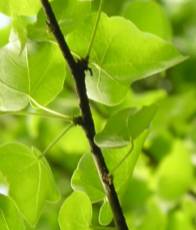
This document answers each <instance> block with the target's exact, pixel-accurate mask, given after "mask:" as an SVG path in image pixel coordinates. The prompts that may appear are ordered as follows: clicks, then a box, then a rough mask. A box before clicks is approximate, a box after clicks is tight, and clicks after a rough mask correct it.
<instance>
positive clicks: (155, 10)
mask: <svg viewBox="0 0 196 230" xmlns="http://www.w3.org/2000/svg"><path fill="white" fill-rule="evenodd" d="M122 15H123V16H124V17H126V18H127V19H129V20H131V21H132V22H133V23H134V24H135V25H137V26H138V28H139V29H141V30H142V31H145V32H149V33H152V34H155V35H157V36H159V37H161V38H163V39H166V40H171V38H172V29H171V25H170V22H169V18H168V16H167V15H166V12H165V10H164V8H162V7H161V6H160V5H159V4H158V3H157V2H155V1H153V0H148V1H146V0H134V1H130V2H128V3H127V4H126V5H125V7H124V9H123V13H122Z"/></svg>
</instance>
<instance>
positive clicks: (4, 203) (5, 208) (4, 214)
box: [0, 195, 25, 230]
mask: <svg viewBox="0 0 196 230" xmlns="http://www.w3.org/2000/svg"><path fill="white" fill-rule="evenodd" d="M16 228H17V230H25V226H24V223H23V221H22V217H21V216H20V214H19V212H18V210H17V208H16V206H15V204H14V202H13V201H12V200H11V199H10V198H9V197H7V196H4V195H0V229H1V230H15V229H16Z"/></svg>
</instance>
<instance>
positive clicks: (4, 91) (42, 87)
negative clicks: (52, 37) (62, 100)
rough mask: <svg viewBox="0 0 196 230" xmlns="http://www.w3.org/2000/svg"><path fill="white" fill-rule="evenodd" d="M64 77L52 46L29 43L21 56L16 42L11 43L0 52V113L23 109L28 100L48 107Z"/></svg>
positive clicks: (63, 67) (60, 63) (62, 64)
mask: <svg viewBox="0 0 196 230" xmlns="http://www.w3.org/2000/svg"><path fill="white" fill-rule="evenodd" d="M46 57H47V58H46ZM64 77H65V66H64V61H63V58H62V56H61V53H60V51H59V50H58V47H57V46H56V45H54V44H50V43H36V44H34V43H29V44H28V45H27V46H26V47H25V48H24V51H23V52H22V53H21V52H20V46H19V44H18V42H11V43H10V44H8V45H7V46H6V47H4V48H2V49H1V50H0V87H1V88H0V89H1V90H0V91H1V93H0V107H1V110H2V111H8V110H20V109H23V108H24V107H25V106H26V105H27V104H28V96H31V97H32V98H34V99H35V100H36V101H38V102H39V103H41V104H48V103H49V102H50V101H52V100H53V99H54V98H55V97H56V96H57V94H58V93H59V92H60V91H61V89H62V87H63V82H64ZM14 98H15V99H14Z"/></svg>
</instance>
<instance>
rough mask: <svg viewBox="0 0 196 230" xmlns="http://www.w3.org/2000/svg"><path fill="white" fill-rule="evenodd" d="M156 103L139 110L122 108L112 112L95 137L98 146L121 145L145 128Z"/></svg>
mask: <svg viewBox="0 0 196 230" xmlns="http://www.w3.org/2000/svg"><path fill="white" fill-rule="evenodd" d="M156 107H157V106H156V105H154V104H153V105H150V106H145V107H143V108H142V109H141V110H135V109H124V110H122V111H119V112H117V113H116V114H114V115H113V116H112V117H111V118H110V119H109V120H108V121H107V123H106V125H105V127H104V129H103V130H102V131H101V132H100V133H98V134H97V135H96V137H95V141H96V143H97V144H98V145H99V146H100V147H104V148H115V147H123V146H126V145H128V144H129V143H130V140H131V139H135V138H137V137H138V136H139V135H140V134H141V133H142V132H143V131H144V130H145V129H147V128H148V127H149V125H150V123H151V121H152V119H153V117H154V114H155V111H156Z"/></svg>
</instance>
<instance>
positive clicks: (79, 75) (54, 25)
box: [41, 0, 128, 230]
mask: <svg viewBox="0 0 196 230" xmlns="http://www.w3.org/2000/svg"><path fill="white" fill-rule="evenodd" d="M41 3H42V6H43V8H44V11H45V14H46V16H47V20H48V25H49V27H50V29H51V31H52V33H53V34H54V36H55V38H56V40H57V43H58V45H59V47H60V49H61V51H62V54H63V56H64V58H65V61H66V62H67V63H68V65H69V67H70V70H71V72H72V75H73V77H74V80H75V84H76V90H77V94H78V97H79V102H80V110H81V114H82V117H81V118H82V122H81V123H82V124H81V125H82V127H83V129H84V131H85V133H86V136H87V138H88V141H89V144H90V146H91V152H92V154H93V158H94V160H95V163H96V165H97V168H98V172H99V175H100V177H101V180H102V184H103V186H104V189H105V192H106V195H107V198H108V201H109V203H110V206H111V209H112V212H113V218H114V222H115V224H116V227H117V229H118V230H128V226H127V223H126V220H125V217H124V215H123V211H122V208H121V205H120V202H119V199H118V196H117V193H116V190H115V187H114V184H113V181H112V177H110V176H109V170H108V168H107V165H106V163H105V160H104V157H103V153H102V151H101V149H100V148H99V147H98V146H97V145H96V144H95V142H94V137H95V134H96V133H95V126H94V121H93V118H92V113H91V109H90V105H89V99H88V96H87V91H86V83H85V71H86V70H88V60H87V59H81V60H75V59H74V57H73V55H72V54H71V51H70V49H69V47H68V45H67V43H66V41H65V39H64V36H63V33H62V32H61V29H60V27H59V25H58V22H57V20H56V17H55V14H54V12H53V10H52V7H51V5H50V3H49V1H48V0H41Z"/></svg>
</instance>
